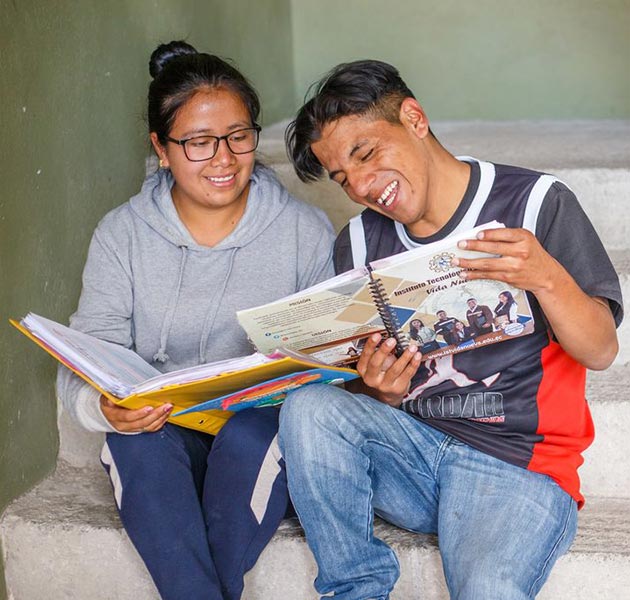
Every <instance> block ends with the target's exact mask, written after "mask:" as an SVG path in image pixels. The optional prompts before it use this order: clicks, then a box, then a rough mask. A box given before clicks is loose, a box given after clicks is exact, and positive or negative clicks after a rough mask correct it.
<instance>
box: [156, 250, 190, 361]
mask: <svg viewBox="0 0 630 600" xmlns="http://www.w3.org/2000/svg"><path fill="white" fill-rule="evenodd" d="M179 248H180V250H181V251H182V258H181V260H180V262H179V276H178V277H177V288H176V289H175V295H174V296H171V301H170V303H169V305H168V308H167V310H166V313H165V315H164V321H163V322H162V329H161V330H160V348H159V350H158V351H157V352H156V353H155V354H154V355H153V362H161V363H162V364H164V363H165V362H166V361H167V360H169V355H168V354H167V353H166V343H167V341H168V335H169V333H170V332H171V327H172V326H173V320H174V318H175V309H176V308H177V303H178V302H179V293H180V291H181V289H182V280H183V279H184V267H185V266H186V257H187V256H188V254H187V253H188V247H187V246H180V247H179Z"/></svg>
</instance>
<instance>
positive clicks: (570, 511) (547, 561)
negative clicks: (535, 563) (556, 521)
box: [527, 497, 575, 598]
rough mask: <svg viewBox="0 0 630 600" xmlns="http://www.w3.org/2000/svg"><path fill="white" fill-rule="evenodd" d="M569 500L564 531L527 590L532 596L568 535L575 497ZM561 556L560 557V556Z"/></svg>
mask: <svg viewBox="0 0 630 600" xmlns="http://www.w3.org/2000/svg"><path fill="white" fill-rule="evenodd" d="M568 502H569V507H568V510H567V511H566V516H565V519H564V525H563V527H562V531H561V533H560V535H559V536H558V539H557V540H556V543H555V544H554V545H553V548H552V549H551V550H550V551H549V554H548V555H547V557H546V558H545V561H544V563H543V564H542V568H541V570H540V573H539V574H538V577H536V579H535V580H534V581H532V584H531V585H530V587H529V590H527V595H528V596H529V597H530V598H532V597H533V596H532V592H533V590H534V588H535V587H536V585H537V584H538V582H539V581H540V580H541V579H543V578H544V575H545V573H546V572H547V570H548V567H549V562H550V561H551V558H552V557H553V556H554V555H555V553H556V551H557V549H558V546H559V545H560V543H561V542H562V541H563V540H564V539H565V537H566V535H567V529H568V527H569V519H570V518H571V513H572V510H571V508H572V506H573V504H572V503H573V502H575V501H574V500H573V498H571V497H569V498H568ZM558 558H560V557H558Z"/></svg>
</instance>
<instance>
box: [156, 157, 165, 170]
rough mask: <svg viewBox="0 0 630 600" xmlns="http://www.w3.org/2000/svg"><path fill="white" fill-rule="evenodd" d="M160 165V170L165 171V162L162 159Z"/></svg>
mask: <svg viewBox="0 0 630 600" xmlns="http://www.w3.org/2000/svg"><path fill="white" fill-rule="evenodd" d="M158 165H160V169H164V168H165V167H164V161H163V160H162V159H161V158H160V160H159V161H158Z"/></svg>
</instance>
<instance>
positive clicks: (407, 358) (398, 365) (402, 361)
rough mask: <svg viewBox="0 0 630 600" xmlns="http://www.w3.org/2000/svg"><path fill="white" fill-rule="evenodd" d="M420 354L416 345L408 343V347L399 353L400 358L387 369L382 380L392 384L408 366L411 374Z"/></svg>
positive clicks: (415, 367) (415, 368)
mask: <svg viewBox="0 0 630 600" xmlns="http://www.w3.org/2000/svg"><path fill="white" fill-rule="evenodd" d="M421 356H422V354H421V353H420V352H419V351H418V346H416V345H415V344H410V345H409V347H408V348H407V349H406V350H405V351H404V352H403V353H402V354H401V355H400V358H399V359H398V360H396V361H395V362H394V363H393V364H392V365H391V366H390V368H388V369H387V373H386V374H385V378H384V382H385V383H391V384H394V383H395V381H396V380H397V379H399V378H400V377H401V375H403V374H404V373H405V371H406V370H407V369H408V368H409V367H410V366H411V368H412V370H413V373H412V376H413V374H414V373H415V372H416V370H417V369H418V365H419V364H420V358H421ZM414 359H415V361H414ZM414 365H415V366H414ZM406 383H408V382H405V384H406Z"/></svg>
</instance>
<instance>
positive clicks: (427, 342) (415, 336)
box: [409, 319, 440, 354]
mask: <svg viewBox="0 0 630 600" xmlns="http://www.w3.org/2000/svg"><path fill="white" fill-rule="evenodd" d="M435 335H436V334H435V331H433V329H431V328H430V327H427V326H426V325H425V324H424V323H423V322H422V320H421V319H412V320H411V323H409V337H410V338H411V339H412V340H414V341H416V342H419V343H420V351H421V352H422V353H423V354H424V353H426V352H431V350H439V348H440V344H438V342H437V340H436V339H435Z"/></svg>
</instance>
